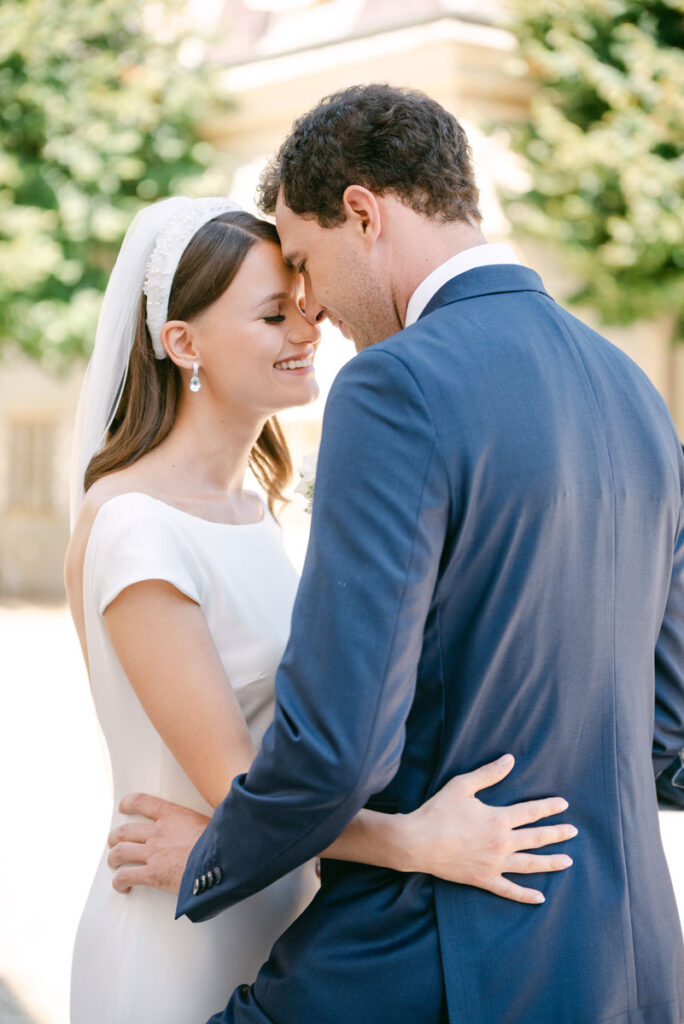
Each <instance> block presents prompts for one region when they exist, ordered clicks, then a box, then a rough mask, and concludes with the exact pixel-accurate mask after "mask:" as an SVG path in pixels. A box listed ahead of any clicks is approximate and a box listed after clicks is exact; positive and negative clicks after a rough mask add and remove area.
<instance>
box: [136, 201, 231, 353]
mask: <svg viewBox="0 0 684 1024" xmlns="http://www.w3.org/2000/svg"><path fill="white" fill-rule="evenodd" d="M179 201H180V203H181V204H182V205H180V207H178V203H179ZM174 206H175V207H176V209H174V216H173V217H172V219H171V220H170V221H169V222H168V223H167V224H165V225H164V227H163V228H162V229H161V231H160V232H159V234H158V236H157V241H156V242H155V245H154V249H153V250H152V253H151V255H150V258H149V261H148V263H147V268H146V270H145V281H144V284H143V292H144V293H145V297H146V299H147V327H148V329H149V332H150V337H151V339H152V348H153V349H154V354H155V356H156V357H157V359H166V352H165V351H164V346H163V345H162V343H161V331H162V327H163V326H164V324H165V323H166V321H167V320H168V315H169V296H170V294H171V285H172V283H173V278H174V275H175V273H176V269H177V267H178V264H179V263H180V260H181V256H182V255H183V253H184V252H185V249H186V248H187V245H188V243H189V242H190V240H191V239H192V238H193V237H194V235H196V234H197V232H198V231H199V229H200V228H201V227H202V226H203V225H204V224H206V223H207V222H208V221H210V220H213V219H214V217H218V216H219V215H220V214H222V213H231V212H232V211H233V210H239V209H240V207H239V206H238V205H237V203H234V202H233V201H232V199H226V198H225V197H223V196H209V197H207V198H204V199H188V198H186V197H184V196H179V197H178V199H177V200H176V201H175V202H174Z"/></svg>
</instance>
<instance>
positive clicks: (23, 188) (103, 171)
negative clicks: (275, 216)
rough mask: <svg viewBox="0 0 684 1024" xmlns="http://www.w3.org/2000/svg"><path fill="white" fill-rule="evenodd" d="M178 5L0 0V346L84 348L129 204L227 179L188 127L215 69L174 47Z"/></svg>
mask: <svg viewBox="0 0 684 1024" xmlns="http://www.w3.org/2000/svg"><path fill="white" fill-rule="evenodd" d="M150 14H152V15H155V14H156V16H157V19H158V22H159V24H158V25H157V26H156V27H153V28H152V29H151V28H150V26H149V24H146V23H145V18H147V19H148V21H149V18H150ZM181 17H182V11H181V10H180V9H179V7H178V5H177V4H175V5H174V4H171V3H169V2H166V3H163V4H160V3H157V4H155V5H154V6H151V5H148V6H147V7H145V5H144V4H142V3H138V2H131V0H3V2H2V5H1V6H0V141H1V144H2V145H1V149H0V348H1V347H4V346H6V345H8V344H17V345H18V346H19V347H20V348H21V349H23V350H24V351H25V352H27V353H28V354H29V355H31V356H33V357H36V358H38V359H40V360H42V361H43V362H44V363H45V364H46V365H47V366H48V367H52V368H60V367H63V366H65V365H68V363H69V362H71V361H72V360H73V359H74V358H79V357H83V356H85V355H87V353H88V351H89V348H90V346H91V344H92V340H93V338H94V333H95V324H96V320H97V312H98V308H99V303H100V299H101V296H102V292H103V290H104V287H105V285H106V282H107V276H108V272H109V270H110V268H111V266H112V265H113V262H114V259H115V256H116V252H117V250H118V247H119V245H120V242H121V240H122V238H123V235H124V233H125V231H126V228H127V227H128V224H129V223H130V221H131V219H132V217H133V215H134V214H135V212H136V211H137V210H138V209H139V208H140V206H141V205H142V204H143V203H145V202H149V201H151V200H154V199H157V198H160V197H163V196H167V195H170V194H173V193H189V194H194V195H202V194H207V193H210V192H214V191H216V190H217V189H219V190H220V191H224V190H225V185H226V182H225V175H224V174H221V173H220V172H219V171H217V170H216V169H215V168H216V167H217V157H216V152H215V150H214V148H213V147H212V146H211V145H210V144H209V143H208V142H206V141H204V140H203V139H202V137H201V134H200V126H199V119H200V117H201V118H202V119H204V118H206V117H207V116H208V115H209V114H210V113H211V111H212V107H214V106H217V105H218V103H219V99H218V89H217V85H216V72H215V70H212V69H211V67H209V66H208V64H207V63H204V64H202V65H200V66H196V67H193V68H192V69H189V68H188V67H187V66H185V65H184V62H183V60H182V59H179V57H180V58H182V56H183V50H182V47H183V46H185V47H186V50H187V47H188V38H187V31H186V32H185V42H184V41H183V36H184V30H183V25H182V22H179V18H181ZM174 19H175V21H174ZM190 42H191V44H192V41H190ZM194 43H195V45H199V46H200V47H201V45H202V44H201V42H200V41H199V40H197V39H195V40H194ZM185 63H187V62H185ZM212 168H214V170H212Z"/></svg>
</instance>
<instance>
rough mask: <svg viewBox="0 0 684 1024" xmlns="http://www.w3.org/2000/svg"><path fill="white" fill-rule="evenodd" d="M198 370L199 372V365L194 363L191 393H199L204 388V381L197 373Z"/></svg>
mask: <svg viewBox="0 0 684 1024" xmlns="http://www.w3.org/2000/svg"><path fill="white" fill-rule="evenodd" d="M198 370H199V363H193V364H192V377H191V378H190V390H191V391H199V389H200V388H201V387H202V381H201V380H200V379H199V374H198V373H197V371H198Z"/></svg>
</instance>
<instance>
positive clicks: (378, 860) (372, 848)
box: [321, 809, 412, 871]
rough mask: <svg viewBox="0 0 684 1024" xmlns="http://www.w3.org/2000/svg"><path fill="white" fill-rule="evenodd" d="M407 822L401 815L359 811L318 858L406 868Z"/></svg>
mask: <svg viewBox="0 0 684 1024" xmlns="http://www.w3.org/2000/svg"><path fill="white" fill-rule="evenodd" d="M409 829H410V823H409V820H408V815H405V814H381V813H380V812H379V811H369V810H365V809H364V810H362V811H359V813H358V814H357V815H356V817H355V818H354V819H353V821H351V822H350V824H349V825H347V827H346V829H345V830H344V832H342V834H341V835H339V836H338V837H337V839H336V840H335V842H334V843H332V845H331V846H329V847H328V848H327V850H324V851H323V852H322V853H321V857H331V858H332V859H334V860H351V861H356V862H358V863H362V864H374V865H375V866H376V867H380V868H392V869H393V870H394V871H410V870H411V869H412V868H411V864H410V841H409V835H408V833H409Z"/></svg>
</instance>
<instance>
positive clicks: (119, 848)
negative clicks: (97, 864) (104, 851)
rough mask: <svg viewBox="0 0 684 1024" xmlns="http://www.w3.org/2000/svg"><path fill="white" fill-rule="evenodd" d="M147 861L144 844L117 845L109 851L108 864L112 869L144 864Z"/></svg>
mask: <svg viewBox="0 0 684 1024" xmlns="http://www.w3.org/2000/svg"><path fill="white" fill-rule="evenodd" d="M146 859H147V858H146V855H145V845H144V843H117V845H116V846H115V847H114V848H113V849H111V850H110V851H109V854H108V856H107V863H108V864H109V866H110V868H120V867H121V865H122V864H144V863H145V862H146Z"/></svg>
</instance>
